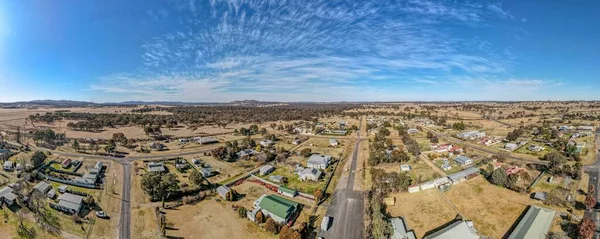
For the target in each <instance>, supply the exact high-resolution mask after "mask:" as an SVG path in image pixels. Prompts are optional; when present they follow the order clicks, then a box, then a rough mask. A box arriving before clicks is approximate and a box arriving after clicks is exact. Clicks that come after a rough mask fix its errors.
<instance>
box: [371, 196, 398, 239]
mask: <svg viewBox="0 0 600 239" xmlns="http://www.w3.org/2000/svg"><path fill="white" fill-rule="evenodd" d="M367 200H368V201H367V203H368V205H367V208H366V214H367V217H368V220H369V221H370V222H369V223H368V224H367V225H368V226H367V231H366V235H367V238H368V239H376V238H389V237H390V236H391V235H392V234H393V230H392V225H391V224H390V222H389V221H388V220H387V216H386V214H385V207H384V205H383V193H381V192H379V191H375V190H370V191H368V192H367Z"/></svg>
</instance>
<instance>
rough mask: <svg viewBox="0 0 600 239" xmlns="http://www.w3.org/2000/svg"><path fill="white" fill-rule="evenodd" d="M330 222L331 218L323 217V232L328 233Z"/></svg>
mask: <svg viewBox="0 0 600 239" xmlns="http://www.w3.org/2000/svg"><path fill="white" fill-rule="evenodd" d="M330 221H331V217H323V221H321V230H323V231H327V230H328V229H329V223H330Z"/></svg>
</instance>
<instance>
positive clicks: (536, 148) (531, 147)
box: [527, 145, 544, 152]
mask: <svg viewBox="0 0 600 239" xmlns="http://www.w3.org/2000/svg"><path fill="white" fill-rule="evenodd" d="M527 149H528V150H529V151H533V152H540V151H542V150H544V147H542V146H538V145H529V148H527Z"/></svg>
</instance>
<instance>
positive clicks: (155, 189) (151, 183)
mask: <svg viewBox="0 0 600 239" xmlns="http://www.w3.org/2000/svg"><path fill="white" fill-rule="evenodd" d="M142 189H143V190H144V191H145V192H146V193H148V195H149V196H150V197H151V198H152V199H153V200H161V199H163V200H164V199H165V198H168V197H169V196H170V195H171V194H172V193H174V192H175V191H177V190H179V180H177V177H176V176H175V175H174V174H172V173H161V172H149V173H146V174H144V175H143V176H142Z"/></svg>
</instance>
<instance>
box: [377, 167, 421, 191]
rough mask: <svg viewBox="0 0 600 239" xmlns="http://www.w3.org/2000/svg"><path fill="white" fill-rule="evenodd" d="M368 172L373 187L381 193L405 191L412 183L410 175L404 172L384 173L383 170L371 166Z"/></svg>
mask: <svg viewBox="0 0 600 239" xmlns="http://www.w3.org/2000/svg"><path fill="white" fill-rule="evenodd" d="M370 172H371V180H372V182H373V188H377V189H378V190H379V191H381V192H383V193H392V192H400V191H406V190H408V186H410V185H411V183H412V179H411V177H410V175H408V174H407V173H405V172H400V173H396V172H389V173H386V172H385V170H383V169H377V168H371V171H370Z"/></svg>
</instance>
